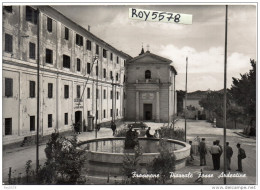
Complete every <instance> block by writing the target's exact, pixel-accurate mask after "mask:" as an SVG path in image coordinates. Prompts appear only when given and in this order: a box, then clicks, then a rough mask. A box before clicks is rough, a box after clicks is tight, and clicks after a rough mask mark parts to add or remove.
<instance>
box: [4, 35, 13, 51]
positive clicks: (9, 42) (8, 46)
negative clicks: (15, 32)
mask: <svg viewBox="0 0 260 190" xmlns="http://www.w3.org/2000/svg"><path fill="white" fill-rule="evenodd" d="M5 51H6V52H9V53H12V52H13V36H12V35H10V34H5Z"/></svg>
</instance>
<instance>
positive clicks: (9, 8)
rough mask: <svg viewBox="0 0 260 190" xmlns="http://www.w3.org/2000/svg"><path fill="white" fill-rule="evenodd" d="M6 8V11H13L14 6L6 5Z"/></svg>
mask: <svg viewBox="0 0 260 190" xmlns="http://www.w3.org/2000/svg"><path fill="white" fill-rule="evenodd" d="M4 10H6V12H9V13H12V12H13V7H12V6H4Z"/></svg>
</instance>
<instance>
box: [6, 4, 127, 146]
mask: <svg viewBox="0 0 260 190" xmlns="http://www.w3.org/2000/svg"><path fill="white" fill-rule="evenodd" d="M37 10H39V11H37ZM37 15H39V17H38V16H37ZM2 29H3V36H2V39H3V44H2V47H3V59H2V63H3V64H2V69H3V72H2V73H3V75H2V77H3V78H2V81H3V86H2V88H3V90H2V100H3V112H2V118H3V123H2V126H3V128H2V130H3V144H9V143H14V142H19V141H22V140H23V139H24V137H26V136H32V135H35V134H36V120H37V85H38V84H37V63H38V60H39V65H40V74H39V78H40V80H39V81H40V83H39V90H40V93H39V94H40V95H39V98H40V107H39V109H40V115H39V122H40V125H39V127H40V128H39V131H40V135H41V136H44V135H47V134H50V133H52V132H54V131H55V130H56V131H60V132H62V131H66V130H69V129H71V127H72V125H73V123H77V122H80V123H81V124H82V125H83V126H82V128H83V129H84V126H87V125H88V123H87V119H88V116H90V115H94V116H97V119H98V123H103V122H109V121H111V120H112V116H113V115H114V117H115V118H116V119H121V118H123V116H124V104H125V103H124V78H125V77H124V75H125V73H124V72H125V67H124V66H125V64H126V59H128V58H129V56H128V55H127V54H125V53H123V52H121V51H119V50H117V49H116V48H114V47H112V46H110V45H109V44H107V43H106V42H104V41H103V40H101V39H99V38H98V37H96V36H95V35H93V34H92V33H90V31H89V30H86V29H84V28H83V27H81V26H79V25H78V24H76V23H75V22H73V21H72V20H70V19H68V18H67V17H65V16H64V15H62V14H61V13H59V12H58V11H57V10H55V9H54V8H52V7H50V6H4V8H3V26H2ZM38 50H39V51H38ZM37 52H39V54H38V53H37ZM38 58H39V59H38ZM129 79H130V78H129ZM112 83H113V84H114V85H112ZM97 86H98V88H97ZM113 86H114V88H113V89H114V90H112V87H113ZM96 97H97V112H96ZM112 100H114V101H112ZM112 102H113V104H114V105H112ZM112 108H114V109H112Z"/></svg>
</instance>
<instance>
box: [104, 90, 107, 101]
mask: <svg viewBox="0 0 260 190" xmlns="http://www.w3.org/2000/svg"><path fill="white" fill-rule="evenodd" d="M106 94H107V92H106V90H103V98H104V99H106V98H107V97H106Z"/></svg>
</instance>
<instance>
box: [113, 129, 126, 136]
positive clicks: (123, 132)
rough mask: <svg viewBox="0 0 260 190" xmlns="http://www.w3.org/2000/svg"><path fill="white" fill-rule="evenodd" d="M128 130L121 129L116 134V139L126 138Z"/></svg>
mask: <svg viewBox="0 0 260 190" xmlns="http://www.w3.org/2000/svg"><path fill="white" fill-rule="evenodd" d="M126 132H127V129H120V130H118V131H117V133H116V135H115V136H116V137H125V136H126Z"/></svg>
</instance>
